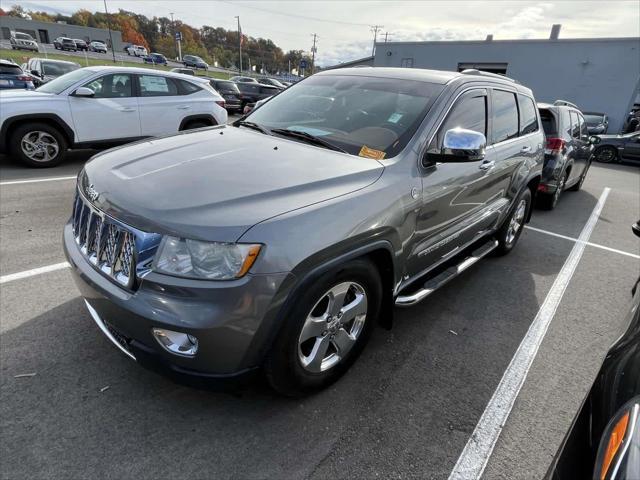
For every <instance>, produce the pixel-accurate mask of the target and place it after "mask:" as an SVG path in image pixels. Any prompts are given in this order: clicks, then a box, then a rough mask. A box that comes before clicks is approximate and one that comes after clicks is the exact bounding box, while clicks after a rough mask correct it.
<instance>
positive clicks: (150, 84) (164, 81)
mask: <svg viewBox="0 0 640 480" xmlns="http://www.w3.org/2000/svg"><path fill="white" fill-rule="evenodd" d="M138 78H139V80H140V96H141V97H168V96H172V95H178V86H177V85H176V83H175V82H174V81H173V80H172V79H171V78H167V77H159V76H156V75H140V76H139V77H138Z"/></svg>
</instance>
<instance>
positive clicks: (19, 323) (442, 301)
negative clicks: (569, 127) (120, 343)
mask: <svg viewBox="0 0 640 480" xmlns="http://www.w3.org/2000/svg"><path fill="white" fill-rule="evenodd" d="M91 154H92V152H90V151H80V152H74V153H73V154H71V156H70V159H69V161H68V162H67V163H66V164H64V165H63V166H61V167H58V168H55V169H49V170H28V169H25V168H22V167H21V166H19V165H14V164H13V163H12V162H11V159H9V158H8V157H0V245H1V250H2V255H1V256H0V271H1V276H2V280H1V282H2V284H1V287H0V307H1V309H0V310H1V313H2V315H1V321H0V326H1V333H2V335H1V337H0V347H1V348H0V356H1V357H0V360H1V363H0V369H1V398H2V400H1V401H0V416H1V427H0V436H1V437H0V438H1V442H0V449H1V450H0V457H1V458H2V462H1V466H0V471H1V474H2V478H7V479H9V478H12V479H13V478H161V477H162V478H167V477H171V478H179V477H188V478H249V479H258V478H279V479H286V478H310V479H316V478H317V479H324V478H421V479H422V478H447V477H448V476H449V475H450V473H451V471H452V469H453V467H454V465H455V464H456V461H457V460H458V458H459V456H460V454H461V452H462V451H463V449H464V447H465V445H466V444H467V441H468V440H469V438H470V435H471V434H472V432H473V431H474V428H475V427H476V425H477V423H478V420H479V419H480V417H481V415H482V414H483V412H484V410H485V408H486V407H487V404H488V403H489V401H490V399H491V397H492V395H493V393H494V391H495V390H496V387H497V386H498V384H499V382H500V380H501V378H502V375H503V373H504V372H505V369H506V368H507V366H508V365H509V362H510V361H511V359H512V357H513V356H514V354H515V353H516V350H517V349H518V346H519V345H520V343H521V342H522V340H523V338H524V337H525V335H526V334H527V331H528V329H529V326H530V325H531V324H532V322H533V321H534V319H536V318H537V315H538V312H539V311H540V308H541V306H542V305H543V303H544V301H545V298H546V297H547V295H548V293H549V291H550V289H551V288H552V285H554V282H555V281H556V278H557V275H558V272H560V271H561V269H562V268H563V264H564V263H565V260H566V259H567V257H568V256H569V254H570V252H571V251H572V249H573V247H574V245H575V244H576V242H575V239H576V238H577V237H579V236H580V234H581V232H582V231H583V229H584V227H585V224H586V223H587V221H588V219H589V218H590V216H592V212H593V211H594V208H595V207H596V205H597V203H598V200H599V199H600V198H601V197H602V195H603V192H604V191H605V189H606V188H609V189H610V191H609V194H608V196H607V197H606V201H604V204H603V206H602V211H601V213H600V216H599V218H598V219H597V222H596V223H595V226H594V229H593V232H592V233H591V235H590V237H589V238H588V241H589V242H590V244H588V245H585V246H584V252H583V255H582V257H581V258H580V260H579V263H578V265H577V267H576V269H575V273H574V274H573V276H572V277H571V278H570V280H569V283H568V285H567V287H566V290H564V292H563V295H562V297H561V301H560V303H559V306H558V307H557V309H556V310H555V312H554V315H553V318H552V321H551V323H550V325H549V328H548V330H547V333H546V336H545V337H544V340H543V341H542V343H541V344H540V346H539V349H538V353H537V356H536V358H535V360H534V361H533V364H532V365H531V369H530V370H529V374H528V377H527V380H526V382H525V384H524V385H523V387H522V390H521V391H520V394H519V395H518V397H517V400H516V402H515V404H514V407H513V410H512V411H511V415H510V416H509V418H508V421H507V423H506V425H504V429H503V430H502V434H501V435H500V437H499V440H498V443H497V444H496V447H495V449H494V450H493V455H492V456H491V458H490V459H489V463H488V465H487V469H486V470H485V474H484V477H485V478H541V477H542V476H543V475H544V473H545V471H546V469H547V467H548V465H549V462H550V461H551V458H552V456H553V454H554V453H555V451H556V449H557V447H558V446H559V444H560V442H561V441H562V438H563V436H564V433H565V432H566V430H567V429H568V427H569V425H570V423H571V420H572V418H573V415H574V414H575V412H576V411H577V410H578V408H579V406H580V403H581V401H582V399H583V398H584V396H585V395H586V393H587V391H588V389H589V388H590V386H591V382H592V380H593V378H594V376H595V374H596V372H597V370H598V368H599V365H600V362H601V360H602V358H603V356H604V355H605V353H606V351H607V349H608V346H609V345H610V344H611V343H612V342H613V341H614V340H615V339H616V338H617V337H618V336H619V335H620V333H621V332H622V331H623V328H624V325H622V320H623V315H624V313H625V311H626V309H627V307H628V301H629V300H630V288H631V286H632V284H633V282H634V281H635V279H636V278H637V277H638V275H639V274H640V242H639V241H638V239H637V238H636V237H634V236H633V234H632V233H631V229H630V225H631V224H632V223H633V222H635V221H636V220H638V218H640V169H638V168H637V167H634V166H626V165H606V166H605V165H599V164H594V165H593V166H592V168H591V170H590V172H589V175H588V177H587V180H586V182H585V185H584V188H583V190H582V191H580V192H575V193H574V192H567V193H566V194H565V195H564V196H563V198H562V199H561V201H560V204H559V206H558V207H557V209H556V210H554V211H553V212H542V211H535V213H534V217H533V219H532V222H531V224H530V226H531V227H533V228H529V229H527V230H526V231H525V232H524V234H523V236H522V238H521V239H520V243H519V245H518V246H517V248H516V249H515V251H513V252H512V253H511V254H510V255H508V256H506V257H501V258H489V259H486V260H483V261H482V262H480V263H479V264H478V265H477V266H474V267H473V268H472V269H471V270H470V271H469V272H466V273H465V274H464V275H462V276H461V277H459V278H457V279H456V280H454V281H453V282H451V283H449V284H448V285H447V286H445V287H444V288H443V289H442V290H440V291H438V292H436V293H435V294H433V295H432V296H431V297H429V299H428V300H427V301H425V302H423V303H421V304H419V305H417V306H415V307H413V308H410V309H402V310H400V309H399V310H397V311H396V313H397V315H396V322H395V325H394V328H393V329H392V330H391V331H385V330H381V329H380V330H378V331H376V332H375V334H374V336H373V338H372V341H371V343H370V344H369V346H368V347H367V348H366V350H365V351H364V353H363V355H362V356H361V358H360V359H359V361H358V362H357V363H356V364H355V366H354V367H353V368H352V369H351V370H350V371H349V372H348V373H347V375H346V376H345V377H344V378H343V379H342V380H340V381H339V382H338V383H337V384H335V385H334V386H333V387H331V388H330V389H328V390H326V391H324V392H322V393H319V394H317V395H315V396H312V397H309V398H306V399H303V400H290V399H284V398H281V397H278V396H276V395H275V394H273V393H272V392H271V391H270V390H268V389H267V388H266V387H265V386H264V385H263V384H262V383H260V382H257V383H256V384H254V385H252V386H251V387H250V388H248V389H247V390H244V391H241V392H234V393H214V392H208V391H200V390H194V389H190V388H187V387H183V386H180V385H177V384H174V383H172V382H171V381H169V380H167V379H166V378H164V377H161V376H158V375H156V374H154V373H151V372H148V371H146V370H144V369H142V368H140V367H139V366H138V365H136V364H135V363H134V362H132V361H131V360H129V359H128V358H126V357H125V356H124V355H122V354H121V353H120V352H119V351H118V350H116V349H115V348H113V346H112V345H111V344H110V343H109V342H108V341H107V340H106V339H105V338H104V337H103V336H102V334H101V333H100V332H99V330H98V329H97V328H96V327H95V324H94V323H93V321H92V320H91V318H90V316H89V314H88V312H87V311H86V308H85V307H84V304H83V302H82V300H81V298H80V297H79V296H78V293H77V290H76V288H75V286H74V284H73V282H72V280H71V276H70V274H69V272H68V271H67V269H65V268H58V269H52V270H51V271H48V272H45V273H36V274H33V272H32V270H33V269H36V268H40V267H46V266H51V265H54V266H55V265H58V264H60V263H61V262H64V260H65V259H64V255H63V252H62V246H61V240H60V238H61V232H62V227H63V225H64V223H65V222H66V221H67V219H68V217H69V215H70V210H71V202H72V197H73V190H74V185H75V183H74V181H73V179H72V178H69V177H73V176H74V175H75V174H76V173H77V172H78V171H79V169H80V168H82V165H83V164H84V162H85V161H86V159H87V158H89V156H90V155H91ZM43 179H44V180H46V181H38V180H43ZM558 235H560V236H558ZM22 272H27V273H28V272H31V273H28V276H26V275H27V274H25V276H23V277H21V275H16V274H20V273H22Z"/></svg>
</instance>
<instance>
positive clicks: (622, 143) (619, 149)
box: [593, 131, 640, 163]
mask: <svg viewBox="0 0 640 480" xmlns="http://www.w3.org/2000/svg"><path fill="white" fill-rule="evenodd" d="M599 138H600V143H599V144H598V146H597V147H596V151H595V152H594V155H593V156H594V158H595V159H596V160H597V161H598V162H602V163H612V162H619V161H621V160H629V161H632V162H640V131H639V132H633V133H625V134H624V135H599Z"/></svg>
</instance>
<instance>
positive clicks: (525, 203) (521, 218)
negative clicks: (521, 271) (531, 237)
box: [494, 188, 532, 256]
mask: <svg viewBox="0 0 640 480" xmlns="http://www.w3.org/2000/svg"><path fill="white" fill-rule="evenodd" d="M531 200H532V197H531V190H529V189H528V188H525V189H524V191H523V192H522V193H521V194H520V195H519V196H518V199H517V200H516V201H515V202H514V207H513V208H512V209H511V212H510V213H509V216H508V217H507V218H506V219H505V221H504V223H503V224H502V226H501V227H500V229H499V230H498V231H497V233H496V235H495V239H496V240H498V246H497V248H496V249H495V250H494V254H495V255H496V256H502V255H506V254H507V253H509V252H510V251H511V250H513V248H514V247H515V246H516V244H517V243H518V239H519V238H520V235H521V234H522V230H524V224H525V223H526V222H527V218H529V212H530V211H531V206H532V205H531Z"/></svg>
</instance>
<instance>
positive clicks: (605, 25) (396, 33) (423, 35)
mask: <svg viewBox="0 0 640 480" xmlns="http://www.w3.org/2000/svg"><path fill="white" fill-rule="evenodd" d="M2 3H3V6H5V7H6V6H7V5H10V4H14V3H15V4H18V5H22V6H23V7H25V8H30V9H38V10H46V11H50V12H60V13H64V14H69V13H72V12H73V11H75V10H77V9H78V8H86V9H88V10H91V11H95V10H103V9H104V5H103V2H102V0H37V1H19V0H14V1H13V2H12V1H11V0H3V2H2ZM107 5H108V7H109V10H110V11H112V10H113V11H115V10H117V9H119V8H123V9H126V10H131V11H135V12H138V13H142V14H145V15H147V16H151V17H152V16H154V15H156V16H167V17H168V16H169V13H170V12H173V13H174V15H175V17H176V18H178V19H180V20H182V21H184V22H186V23H188V24H191V25H193V26H197V27H200V26H202V25H203V24H204V25H210V26H214V27H218V26H219V27H224V28H227V29H235V28H236V26H235V25H236V23H235V22H236V20H235V19H234V17H235V16H236V15H239V16H240V19H241V23H242V30H243V32H244V33H245V34H248V35H251V36H253V37H265V38H271V39H272V40H273V41H274V42H275V43H276V44H277V45H278V46H280V47H281V48H282V49H283V50H289V49H303V50H307V51H309V50H310V49H311V45H312V34H313V33H317V34H318V45H317V48H318V54H317V58H318V60H317V61H318V64H319V65H332V64H335V63H338V62H344V61H349V60H354V59H356V58H360V57H363V56H367V55H370V54H371V47H372V41H373V33H372V32H371V28H370V26H371V25H382V26H383V27H382V28H381V32H382V33H381V36H382V37H384V34H385V32H388V34H389V36H388V39H389V41H402V40H404V41H407V40H465V39H469V40H482V39H484V38H485V37H486V36H487V34H493V36H494V39H508V38H547V37H548V36H549V31H550V30H551V25H552V24H554V23H561V24H562V31H561V34H560V38H579V37H629V36H636V37H637V36H640V2H639V1H638V0H629V1H612V0H609V1H602V0H598V1H579V0H576V1H572V0H560V1H557V0H556V1H548V2H533V1H528V0H526V1H525V0H521V1H480V0H478V1H469V0H465V1H462V0H461V1H455V0H449V1H419V0H413V1H402V0H397V1H371V0H326V1H306V0H285V1H271V0H259V1H245V0H229V1H225V0H179V1H177V0H170V1H164V0H156V1H147V0H129V1H121V0H107ZM378 38H379V40H380V38H381V37H380V36H379V37H378Z"/></svg>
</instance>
